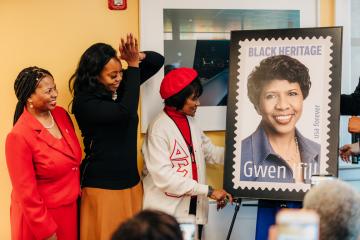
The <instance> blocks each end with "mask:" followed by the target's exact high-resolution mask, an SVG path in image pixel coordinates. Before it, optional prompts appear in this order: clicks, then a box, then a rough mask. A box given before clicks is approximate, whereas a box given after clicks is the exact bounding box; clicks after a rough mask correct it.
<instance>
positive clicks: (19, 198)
mask: <svg viewBox="0 0 360 240" xmlns="http://www.w3.org/2000/svg"><path fill="white" fill-rule="evenodd" d="M14 89H15V94H16V97H17V98H18V104H17V106H16V110H15V115H14V127H13V129H12V130H11V132H10V133H9V134H8V136H7V139H6V146H5V147H6V162H7V166H8V170H9V175H10V178H11V182H12V186H13V190H12V194H11V208H10V220H11V236H12V239H13V240H33V239H49V240H53V239H58V240H75V239H76V238H77V206H76V199H77V197H78V196H79V193H80V185H79V164H80V159H81V148H80V145H79V142H78V140H77V137H76V134H75V132H74V127H73V125H72V122H71V119H70V118H69V116H68V114H67V112H66V111H65V110H64V109H63V108H61V107H57V106H56V98H57V95H58V93H57V89H56V85H55V83H54V79H53V77H52V75H51V74H50V73H49V72H48V71H47V70H45V69H41V68H38V67H29V68H25V69H24V70H22V71H21V72H20V73H19V75H18V77H17V79H16V80H15V84H14Z"/></svg>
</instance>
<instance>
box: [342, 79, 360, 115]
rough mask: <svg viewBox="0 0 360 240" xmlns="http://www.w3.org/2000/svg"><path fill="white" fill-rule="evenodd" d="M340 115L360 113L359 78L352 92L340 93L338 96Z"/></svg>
mask: <svg viewBox="0 0 360 240" xmlns="http://www.w3.org/2000/svg"><path fill="white" fill-rule="evenodd" d="M340 114H341V115H353V116H356V115H360V78H359V83H358V85H357V87H356V89H355V91H354V92H353V93H352V94H341V97H340Z"/></svg>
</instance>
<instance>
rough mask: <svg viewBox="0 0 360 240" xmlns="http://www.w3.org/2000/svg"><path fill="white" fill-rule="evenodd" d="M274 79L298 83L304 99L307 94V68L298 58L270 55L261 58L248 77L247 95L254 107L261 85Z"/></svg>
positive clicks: (308, 86) (308, 85) (308, 81)
mask: <svg viewBox="0 0 360 240" xmlns="http://www.w3.org/2000/svg"><path fill="white" fill-rule="evenodd" d="M275 79H279V80H287V81H289V82H291V83H299V85H300V89H301V92H302V94H303V97H304V99H305V98H306V97H307V96H308V95H309V90H310V87H311V82H310V75H309V69H308V68H307V67H306V66H305V65H304V64H302V63H301V62H300V61H299V60H297V59H295V58H292V57H289V56H287V55H277V56H271V57H268V58H265V59H263V60H262V61H261V62H260V64H259V65H258V66H256V67H255V68H254V70H253V71H252V72H251V73H250V75H249V77H248V82H247V89H248V97H249V99H250V101H251V102H252V104H254V106H255V107H257V106H258V105H259V98H260V93H261V90H262V89H263V87H264V86H265V85H266V84H267V83H268V82H270V81H272V80H275Z"/></svg>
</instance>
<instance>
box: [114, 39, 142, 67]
mask: <svg viewBox="0 0 360 240" xmlns="http://www.w3.org/2000/svg"><path fill="white" fill-rule="evenodd" d="M119 52H120V58H121V59H123V60H125V61H126V62H127V63H128V65H129V66H130V67H139V46H138V41H137V39H136V38H135V37H134V36H133V35H132V33H130V34H127V35H126V41H125V40H124V39H123V38H121V41H120V45H119Z"/></svg>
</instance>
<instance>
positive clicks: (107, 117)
mask: <svg viewBox="0 0 360 240" xmlns="http://www.w3.org/2000/svg"><path fill="white" fill-rule="evenodd" d="M145 53H146V58H145V59H144V60H143V61H142V62H141V63H140V66H139V68H136V67H128V69H127V70H125V71H124V75H123V79H122V81H121V83H120V86H119V88H118V89H117V95H118V97H117V99H116V100H115V101H114V100H112V94H111V92H103V91H99V92H96V93H93V92H92V93H91V92H81V93H79V94H77V95H76V96H75V97H74V101H73V109H72V111H73V113H74V115H75V118H76V120H77V123H78V125H79V127H80V130H81V133H82V136H83V141H84V147H85V154H86V156H85V161H83V162H82V164H81V165H82V169H83V176H82V187H95V188H103V189H125V188H130V187H133V186H135V185H136V184H137V183H138V182H139V180H140V177H139V173H138V169H137V126H138V115H137V108H138V102H139V92H140V84H141V83H143V82H145V81H146V80H147V79H148V78H150V77H151V76H153V75H154V74H155V73H156V72H157V71H158V70H159V69H160V68H161V67H162V65H163V63H164V57H163V56H161V55H160V54H158V53H155V52H145ZM139 69H140V70H139Z"/></svg>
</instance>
